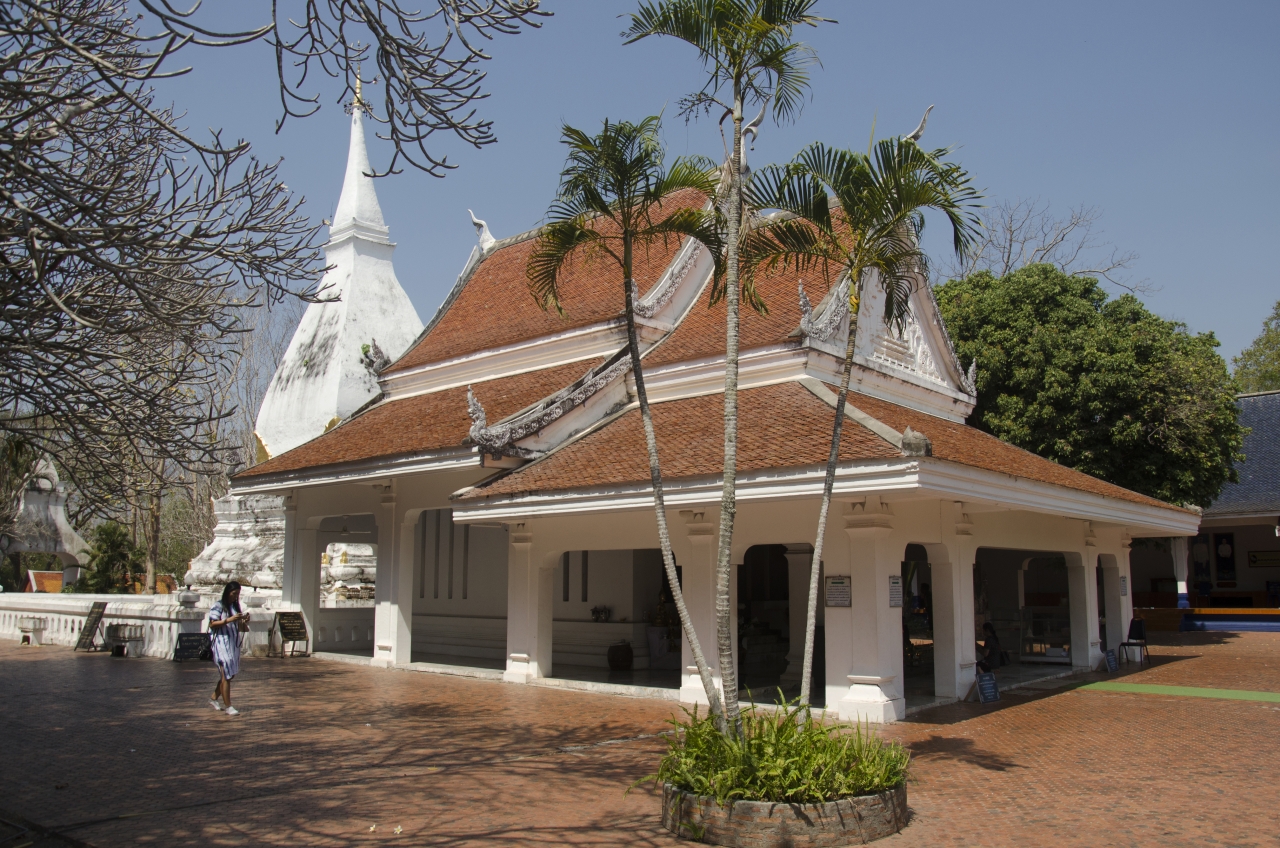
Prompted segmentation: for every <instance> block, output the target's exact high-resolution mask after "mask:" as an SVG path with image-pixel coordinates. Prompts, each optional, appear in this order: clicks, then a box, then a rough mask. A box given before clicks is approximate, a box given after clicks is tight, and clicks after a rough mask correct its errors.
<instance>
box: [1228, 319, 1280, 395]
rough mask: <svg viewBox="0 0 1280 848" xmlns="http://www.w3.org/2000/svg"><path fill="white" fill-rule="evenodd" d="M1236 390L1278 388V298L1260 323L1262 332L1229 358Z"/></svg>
mask: <svg viewBox="0 0 1280 848" xmlns="http://www.w3.org/2000/svg"><path fill="white" fill-rule="evenodd" d="M1231 368H1232V370H1233V371H1234V373H1235V378H1236V382H1237V383H1238V384H1239V385H1240V390H1241V391H1245V392H1271V391H1275V390H1277V389H1280V300H1278V301H1276V305H1275V308H1274V309H1272V310H1271V315H1270V317H1268V318H1267V320H1265V321H1263V322H1262V332H1261V333H1259V334H1258V337H1257V338H1256V339H1254V340H1253V344H1251V345H1249V346H1248V347H1247V348H1245V349H1244V350H1243V351H1242V352H1241V353H1240V355H1239V356H1237V357H1236V358H1235V359H1232V360H1231Z"/></svg>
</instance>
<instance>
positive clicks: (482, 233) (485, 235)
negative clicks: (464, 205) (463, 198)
mask: <svg viewBox="0 0 1280 848" xmlns="http://www.w3.org/2000/svg"><path fill="white" fill-rule="evenodd" d="M467 214H468V215H470V216H471V226H473V227H475V228H476V235H477V236H479V237H480V249H481V250H488V249H489V248H491V247H493V246H494V244H496V243H497V241H498V240H497V239H496V238H494V237H493V234H492V233H490V232H489V225H488V224H486V223H485V222H484V221H481V220H480V219H479V218H477V217H476V213H474V212H472V211H471V210H470V209H468V210H467Z"/></svg>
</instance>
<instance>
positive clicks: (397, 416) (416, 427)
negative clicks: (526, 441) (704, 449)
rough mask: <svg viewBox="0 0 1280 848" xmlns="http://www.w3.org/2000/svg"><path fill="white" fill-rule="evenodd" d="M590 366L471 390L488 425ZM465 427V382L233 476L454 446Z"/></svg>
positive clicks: (375, 411) (367, 415) (380, 409)
mask: <svg viewBox="0 0 1280 848" xmlns="http://www.w3.org/2000/svg"><path fill="white" fill-rule="evenodd" d="M591 365H592V363H591V362H571V363H569V364H567V365H560V366H557V367H555V368H546V369H543V370H541V371H531V372H528V373H525V374H517V375H515V376H512V377H501V378H499V379H496V380H489V381H487V382H483V383H475V384H474V385H473V386H472V388H473V389H474V391H475V393H476V397H477V398H478V399H479V400H480V403H481V404H482V405H483V406H484V408H485V413H486V415H487V417H488V419H489V421H490V422H491V423H492V422H496V421H499V420H501V419H502V418H505V417H506V416H508V415H511V414H513V413H515V412H519V411H520V410H521V409H524V408H525V407H526V406H528V405H529V404H531V403H534V402H535V401H538V400H541V399H542V398H544V397H546V396H547V395H549V394H551V393H553V392H555V391H557V390H559V389H561V388H563V387H564V386H566V385H568V384H569V383H571V382H573V381H574V380H576V379H578V378H579V377H581V376H582V375H583V374H585V373H586V372H587V370H588V369H589V368H590V367H591ZM470 428H471V418H470V417H469V416H468V414H467V389H466V387H465V386H459V387H457V388H452V389H445V390H444V391H439V392H432V393H430V394H425V395H416V396H414V397H408V398H402V399H399V400H392V401H384V402H382V403H379V404H377V405H376V406H373V407H370V408H369V409H367V410H365V411H364V412H362V413H360V414H359V415H357V416H356V417H354V418H352V419H351V420H350V421H347V422H345V423H344V424H342V425H341V426H339V427H336V428H335V429H333V430H331V431H329V432H328V433H325V434H324V435H322V436H318V437H316V438H314V439H312V440H311V441H309V442H307V443H306V444H303V445H299V446H298V447H296V448H294V449H293V450H291V451H287V452H285V453H282V454H280V455H279V456H275V457H272V458H271V459H269V460H267V461H266V462H264V463H262V464H260V465H255V466H253V467H252V468H250V469H247V470H245V471H242V472H240V473H239V474H238V475H236V479H237V480H242V479H244V478H246V477H253V476H256V475H259V474H273V473H277V472H281V471H297V470H299V469H302V468H313V467H317V466H322V465H334V464H336V463H342V462H358V461H360V460H366V459H375V458H378V457H390V456H398V455H403V454H412V453H419V452H421V451H429V450H439V449H441V448H448V447H455V446H458V445H461V444H462V443H463V441H464V440H465V439H466V438H467V431H468V430H469V429H470Z"/></svg>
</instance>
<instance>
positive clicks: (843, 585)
mask: <svg viewBox="0 0 1280 848" xmlns="http://www.w3.org/2000/svg"><path fill="white" fill-rule="evenodd" d="M826 589H827V592H826V597H827V604H826V605H827V606H829V607H851V606H853V578H852V577H849V576H848V575H843V574H833V575H828V577H827V580H826Z"/></svg>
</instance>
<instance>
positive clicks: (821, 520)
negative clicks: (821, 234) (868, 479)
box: [800, 281, 862, 705]
mask: <svg viewBox="0 0 1280 848" xmlns="http://www.w3.org/2000/svg"><path fill="white" fill-rule="evenodd" d="M850 290H851V292H852V294H851V295H850V297H849V333H848V339H847V341H846V342H845V348H844V369H843V370H842V371H841V372H840V392H839V394H837V395H836V423H835V425H834V426H833V427H832V430H831V452H830V453H828V454H827V476H826V479H824V480H823V483H822V506H820V507H819V508H818V537H817V538H816V539H815V540H814V542H813V562H812V564H811V565H810V566H809V608H808V611H807V613H806V616H805V622H804V663H803V664H802V665H801V667H800V669H801V670H800V703H801V705H807V704H808V703H809V700H810V697H811V692H810V681H812V679H813V643H814V639H815V637H816V634H817V631H818V576H819V573H820V566H821V563H822V542H823V540H824V539H825V538H826V535H827V512H828V511H829V510H830V508H831V490H832V489H833V488H835V483H836V463H837V461H838V460H839V457H840V433H841V432H842V431H843V429H844V403H845V399H846V398H848V397H849V377H850V375H851V374H852V373H853V347H854V340H855V339H856V338H857V333H858V306H857V304H858V303H860V302H861V296H862V283H861V281H858V282H856V283H854V282H851V284H850Z"/></svg>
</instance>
